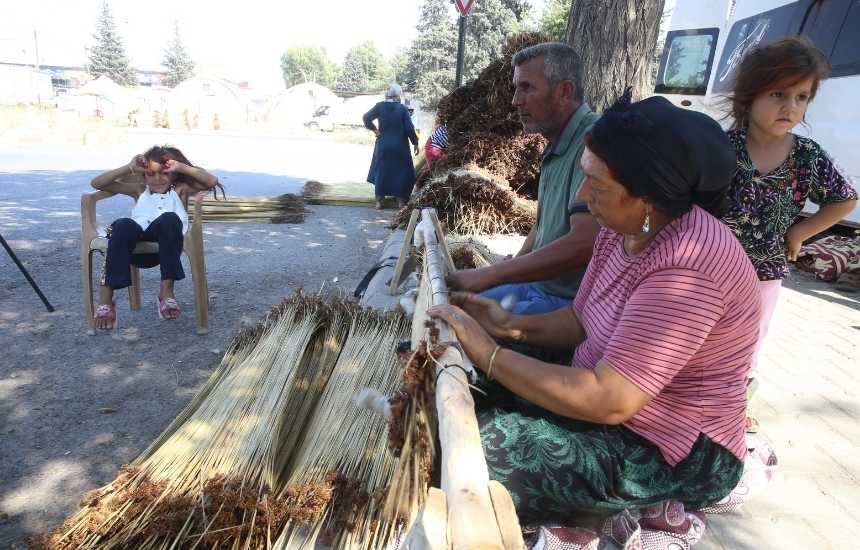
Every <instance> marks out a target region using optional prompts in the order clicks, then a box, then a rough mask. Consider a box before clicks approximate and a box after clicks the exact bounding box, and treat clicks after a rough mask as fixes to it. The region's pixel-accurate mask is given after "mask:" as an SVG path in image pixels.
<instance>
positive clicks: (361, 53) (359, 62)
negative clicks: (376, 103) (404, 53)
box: [337, 41, 388, 92]
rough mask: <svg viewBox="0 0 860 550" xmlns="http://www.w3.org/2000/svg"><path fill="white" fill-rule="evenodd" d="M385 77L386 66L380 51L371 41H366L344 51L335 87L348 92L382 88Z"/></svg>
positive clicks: (386, 74) (384, 83) (385, 80)
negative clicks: (341, 66)
mask: <svg viewBox="0 0 860 550" xmlns="http://www.w3.org/2000/svg"><path fill="white" fill-rule="evenodd" d="M387 77H388V73H387V66H386V63H385V58H384V57H383V56H382V52H380V51H379V49H378V48H377V47H376V45H375V44H374V43H373V42H372V41H368V42H364V43H363V44H359V45H358V46H355V47H353V48H351V49H350V50H349V51H348V52H347V53H346V57H345V58H344V60H343V71H342V72H341V74H340V78H338V81H337V89H338V90H346V91H350V92H367V91H377V90H382V89H383V88H385V86H386V85H387V84H388V82H387Z"/></svg>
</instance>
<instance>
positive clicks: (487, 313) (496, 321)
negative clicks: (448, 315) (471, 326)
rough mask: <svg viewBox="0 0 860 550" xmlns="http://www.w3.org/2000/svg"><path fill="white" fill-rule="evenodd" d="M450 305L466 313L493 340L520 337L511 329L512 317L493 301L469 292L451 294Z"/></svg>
mask: <svg viewBox="0 0 860 550" xmlns="http://www.w3.org/2000/svg"><path fill="white" fill-rule="evenodd" d="M451 303H452V304H454V305H455V306H457V307H459V308H461V309H463V310H464V311H465V312H466V313H468V314H469V315H470V316H471V317H472V318H474V319H475V321H477V322H478V323H479V324H480V325H481V327H482V328H483V329H484V330H486V331H487V332H488V333H490V335H491V336H493V337H494V338H502V339H505V340H519V339H520V337H521V336H522V334H521V333H520V331H519V330H515V329H513V328H512V327H511V321H512V320H513V317H514V316H513V315H511V313H510V312H508V311H506V310H505V309H504V308H503V307H502V306H500V305H499V303H498V302H497V301H495V300H492V299H490V298H485V297H484V296H481V295H479V294H472V293H471V292H453V293H452V294H451Z"/></svg>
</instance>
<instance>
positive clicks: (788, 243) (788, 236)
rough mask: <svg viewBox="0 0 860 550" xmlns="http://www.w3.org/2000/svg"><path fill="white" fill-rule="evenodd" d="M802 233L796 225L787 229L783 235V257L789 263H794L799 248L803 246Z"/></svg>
mask: <svg viewBox="0 0 860 550" xmlns="http://www.w3.org/2000/svg"><path fill="white" fill-rule="evenodd" d="M802 233H803V231H802V229H801V228H799V227H798V226H797V225H793V226H791V227H790V228H788V231H787V232H786V233H785V257H786V258H787V259H788V261H789V262H796V261H797V255H798V254H799V253H800V247H802V246H803V240H804V236H803V234H802Z"/></svg>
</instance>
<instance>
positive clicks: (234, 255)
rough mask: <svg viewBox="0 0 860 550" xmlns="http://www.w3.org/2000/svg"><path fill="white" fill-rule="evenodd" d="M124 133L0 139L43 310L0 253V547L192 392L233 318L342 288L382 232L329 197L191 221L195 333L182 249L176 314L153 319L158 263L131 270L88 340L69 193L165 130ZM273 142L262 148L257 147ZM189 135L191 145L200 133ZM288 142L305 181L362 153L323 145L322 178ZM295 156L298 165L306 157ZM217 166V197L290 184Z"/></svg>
mask: <svg viewBox="0 0 860 550" xmlns="http://www.w3.org/2000/svg"><path fill="white" fill-rule="evenodd" d="M135 139H137V140H138V141H139V142H140V143H131V144H127V145H126V146H125V147H116V148H114V149H112V150H110V151H105V150H101V149H100V150H90V149H86V148H77V149H72V150H70V148H63V149H59V148H56V149H52V148H31V149H22V150H0V233H2V235H3V236H4V237H5V238H6V240H7V241H8V242H9V244H10V245H11V246H12V248H13V249H14V250H15V252H16V253H17V255H18V257H19V258H20V259H21V260H22V261H23V262H24V264H25V266H26V268H27V269H28V270H29V272H30V273H31V275H32V276H33V277H34V279H35V280H36V282H37V283H38V284H39V286H40V287H41V288H42V290H43V291H44V293H45V294H46V295H47V297H48V299H49V300H50V301H51V302H52V303H53V305H54V306H55V307H56V311H55V312H54V313H47V312H46V310H45V308H44V307H43V305H42V303H41V302H40V301H39V299H38V298H37V296H36V294H35V293H34V292H33V291H32V290H31V288H30V287H29V285H28V284H27V282H26V280H25V279H24V277H23V276H22V274H21V273H20V272H19V271H18V269H17V268H16V267H15V265H14V264H13V263H12V261H11V259H10V258H9V257H8V256H7V255H6V254H5V252H3V251H0V350H2V358H0V442H2V443H0V548H18V547H23V541H24V540H25V538H26V537H28V536H30V535H32V534H35V533H39V532H44V531H46V530H49V529H51V528H52V527H54V526H56V525H57V524H58V523H59V522H61V521H62V520H63V519H64V518H65V517H66V516H67V515H68V514H70V513H72V512H73V511H74V510H75V509H76V508H77V505H78V502H79V501H80V498H81V496H82V495H83V494H84V493H85V492H86V491H89V490H92V489H95V488H97V487H99V486H101V485H103V484H105V483H107V482H109V481H111V480H112V479H113V478H114V477H115V476H116V473H117V471H118V469H119V468H120V466H122V465H123V464H125V463H127V462H129V461H131V460H133V459H134V458H135V457H136V456H137V455H138V454H139V453H140V452H141V451H142V450H143V449H144V448H146V446H147V445H148V444H149V443H150V442H151V441H152V440H153V439H154V438H155V437H156V436H157V435H158V434H159V433H160V432H161V431H162V430H163V429H164V428H165V427H166V426H167V425H168V423H169V422H170V421H171V420H172V419H173V418H174V416H175V415H176V414H177V413H178V412H179V411H180V410H181V408H182V407H183V406H184V405H185V404H186V403H187V402H188V400H189V399H190V398H191V397H192V396H193V395H194V393H195V391H196V390H197V389H198V388H199V387H200V386H201V384H202V383H203V382H204V381H205V380H206V379H207V378H208V376H209V375H210V374H211V373H212V371H213V369H214V368H215V367H216V366H217V365H218V363H219V360H220V357H221V355H222V353H223V351H224V350H225V349H226V347H227V345H228V343H229V342H230V340H231V339H232V337H233V335H235V334H236V333H237V332H238V331H239V329H240V328H241V327H242V325H243V324H246V323H252V322H254V321H256V320H257V319H258V318H259V317H260V316H261V315H262V314H264V313H265V312H266V311H267V310H268V309H269V308H270V307H271V306H272V305H273V304H275V303H277V302H278V301H279V300H280V299H281V298H282V297H284V296H287V295H289V294H291V293H293V292H294V291H295V290H297V289H298V288H304V289H305V290H307V291H317V290H319V289H320V287H321V286H322V285H323V284H324V285H325V287H326V288H327V289H332V288H333V289H339V290H342V291H343V292H345V293H351V292H352V290H353V288H354V287H355V285H356V284H357V283H358V281H359V280H360V279H361V277H362V276H363V275H364V273H365V272H366V271H367V270H368V269H369V268H370V267H371V266H372V265H373V264H374V263H375V262H376V261H377V259H378V256H379V254H380V250H379V247H380V246H381V244H382V242H383V241H384V240H385V238H386V237H387V236H388V234H389V231H388V229H387V228H386V223H387V222H388V220H389V219H390V216H391V212H390V211H389V212H382V213H380V212H377V211H375V210H372V209H370V208H354V207H337V206H311V207H309V209H310V210H311V212H310V213H309V214H308V215H307V216H306V218H305V222H304V223H302V224H295V225H251V224H232V225H228V224H209V225H206V226H204V233H205V239H204V240H205V251H206V264H207V271H208V280H209V291H210V300H211V309H210V332H209V334H208V335H205V336H198V335H197V334H196V333H195V321H194V299H193V293H192V285H191V278H190V273H191V271H190V266H189V265H188V262H187V258H185V257H183V265H184V266H185V271H186V274H187V275H188V277H187V279H186V280H185V281H181V282H178V283H177V299H178V301H179V305H180V307H181V308H182V316H181V319H180V320H178V321H176V322H165V321H160V320H159V319H158V317H157V314H156V306H155V300H156V297H157V291H158V278H159V277H158V270H157V269H153V270H143V271H142V272H141V279H142V286H143V299H142V301H143V307H142V309H140V310H138V311H130V310H129V307H128V300H127V299H126V296H127V293H125V292H123V291H120V293H118V294H117V304H118V314H119V330H118V331H117V332H116V333H113V334H109V333H101V334H98V335H95V336H88V335H87V334H86V331H85V322H84V319H83V306H82V302H81V283H80V276H79V273H80V262H79V242H78V241H79V231H80V217H79V199H80V195H81V193H84V192H88V191H91V189H90V188H89V181H90V179H91V178H92V177H93V176H95V175H96V174H98V173H99V171H101V170H103V169H106V168H110V167H113V166H116V165H118V164H122V163H124V162H127V160H128V159H130V158H131V157H132V156H133V154H134V153H135V152H137V151H138V150H142V149H143V147H145V145H144V143H146V144H148V143H153V142H161V141H169V140H167V139H153V136H149V135H147V136H143V137H140V136H137V137H132V139H131V140H130V141H134V140H135ZM200 139H202V138H200ZM231 139H232V138H231ZM174 141H177V142H178V141H179V140H178V139H177V140H174ZM247 141H248V140H245V141H244V142H243V140H241V139H240V140H233V141H232V142H227V143H225V142H223V140H222V141H220V142H218V141H217V140H216V143H215V145H214V146H213V149H214V152H213V151H208V150H207V151H206V152H205V154H202V155H200V156H203V157H209V158H214V159H217V158H219V154H220V153H221V152H223V151H226V150H234V149H236V148H241V147H243V146H250V145H249V144H248V143H247ZM273 141H276V140H273ZM284 143H285V140H282V141H281V142H277V141H276V142H275V143H274V144H271V143H269V144H268V145H267V147H269V148H270V152H272V151H275V150H280V149H281V146H283V145H284ZM288 144H289V143H288ZM292 145H295V144H292ZM323 145H325V147H323ZM180 146H182V145H181V143H180ZM195 146H196V147H199V148H200V149H201V150H204V149H205V147H204V144H202V143H201V142H195ZM296 147H297V148H299V149H300V151H301V154H302V155H308V154H311V152H315V153H313V154H316V155H317V161H318V162H319V165H320V166H321V168H320V175H316V177H317V179H321V180H324V181H339V180H340V181H343V180H347V179H352V180H353V181H355V180H356V178H360V177H361V173H362V172H363V171H364V170H366V164H365V163H364V162H363V159H369V157H370V155H369V153H368V154H367V156H366V157H364V156H362V155H361V154H360V152H361V151H362V150H364V151H365V152H367V151H368V150H367V149H366V148H364V149H362V148H361V147H358V146H353V145H340V144H333V145H332V147H333V148H334V149H336V150H337V149H338V148H341V149H340V150H341V151H346V153H347V154H346V157H348V158H350V159H351V161H350V162H352V163H353V165H354V166H353V168H352V173H349V171H348V170H346V169H345V168H344V166H342V165H341V166H337V167H336V168H335V169H336V170H337V171H339V172H337V173H332V172H330V171H329V172H326V170H331V169H332V168H331V167H330V166H329V165H330V164H331V163H330V162H328V163H327V162H326V161H327V156H328V155H329V154H330V153H331V150H332V149H331V148H328V145H327V144H323V143H306V142H302V143H301V144H299V145H296ZM255 154H262V153H255ZM350 155H351V156H350ZM282 156H283V155H282ZM287 156H288V155H287ZM189 157H190V158H191V159H192V160H193V161H195V162H199V161H196V159H195V157H194V156H192V155H191V154H190V153H189ZM360 160H361V161H362V162H359V161H360ZM243 162H247V161H243ZM199 163H200V164H201V165H204V166H207V165H206V164H205V163H203V162H199ZM302 163H303V164H304V165H308V166H310V164H311V159H307V158H305V159H303V160H302ZM219 166H221V167H222V168H220V169H216V170H214V171H215V172H216V173H218V174H219V176H220V177H221V178H222V180H223V181H225V182H226V183H227V184H228V189H227V191H228V193H234V194H247V195H254V194H263V195H274V194H278V193H281V192H285V191H295V190H296V189H297V187H298V185H300V184H301V183H302V181H303V179H302V178H301V177H297V176H290V175H289V174H288V173H278V172H276V171H275V170H274V167H270V168H269V171H268V172H265V173H262V172H261V173H255V172H252V171H249V170H250V167H249V166H230V165H229V163H222V164H219ZM41 167H44V168H41ZM64 167H66V168H65V169H64ZM207 167H208V166H207ZM284 172H288V171H287V170H285V171H284ZM305 172H310V169H309V168H303V169H302V177H314V175H315V174H313V173H305ZM294 173H295V172H294ZM358 181H360V180H358ZM130 208H131V200H130V199H127V198H114V199H110V200H108V201H104V202H102V203H100V204H99V215H100V222H101V223H103V224H107V223H110V221H111V220H112V219H114V218H117V217H119V216H122V215H127V213H128V212H129V211H130ZM97 258H98V257H97ZM96 263H98V262H96Z"/></svg>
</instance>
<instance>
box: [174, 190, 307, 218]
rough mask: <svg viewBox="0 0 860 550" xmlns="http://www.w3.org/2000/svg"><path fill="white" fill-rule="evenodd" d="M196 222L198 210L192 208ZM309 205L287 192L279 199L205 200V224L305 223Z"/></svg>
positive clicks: (191, 212) (237, 198)
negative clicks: (196, 211) (306, 208)
mask: <svg viewBox="0 0 860 550" xmlns="http://www.w3.org/2000/svg"><path fill="white" fill-rule="evenodd" d="M189 210H190V211H189V217H190V218H191V219H192V220H193V218H194V209H193V208H192V209H189ZM305 212H307V210H305V203H304V201H303V200H302V198H301V197H299V196H297V195H293V194H290V193H286V194H283V195H279V196H277V197H232V196H231V197H227V198H224V199H220V200H215V199H212V198H206V199H204V200H203V222H204V223H302V222H303V221H304V220H305Z"/></svg>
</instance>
